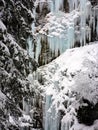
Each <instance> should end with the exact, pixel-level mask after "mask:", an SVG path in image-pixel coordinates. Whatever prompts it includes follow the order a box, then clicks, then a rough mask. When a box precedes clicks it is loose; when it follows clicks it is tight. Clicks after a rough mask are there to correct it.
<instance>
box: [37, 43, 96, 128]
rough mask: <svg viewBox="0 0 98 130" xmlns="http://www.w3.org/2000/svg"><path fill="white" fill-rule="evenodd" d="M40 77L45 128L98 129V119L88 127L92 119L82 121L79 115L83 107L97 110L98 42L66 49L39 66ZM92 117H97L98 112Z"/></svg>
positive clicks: (38, 73)
mask: <svg viewBox="0 0 98 130" xmlns="http://www.w3.org/2000/svg"><path fill="white" fill-rule="evenodd" d="M91 44H92V43H91ZM37 76H38V80H39V82H40V84H41V85H42V89H43V91H44V94H45V117H44V119H45V130H49V129H50V130H53V129H54V130H58V129H59V127H61V130H72V129H75V130H80V129H82V130H87V129H89V128H90V129H92V130H95V128H96V129H98V125H97V124H96V123H97V122H95V123H94V125H93V126H91V127H87V126H86V125H87V124H86V123H88V124H89V121H90V118H89V120H87V122H85V121H84V122H81V120H79V115H78V114H81V113H79V109H80V108H82V107H83V106H84V109H85V107H86V106H89V109H90V107H91V106H92V107H93V108H92V110H93V109H94V110H95V112H96V109H98V108H97V107H96V109H95V108H94V106H96V104H97V103H98V42H96V43H93V45H87V46H85V47H81V48H75V49H69V50H67V51H66V52H65V53H63V54H62V55H61V56H59V57H58V58H57V59H55V60H54V61H52V62H51V63H50V64H48V65H45V66H43V67H40V68H38V70H37ZM40 79H41V80H40ZM42 83H43V84H42ZM81 111H83V110H82V109H81ZM85 111H86V110H85ZM88 111H90V110H88ZM91 113H92V111H91ZM82 114H83V113H82ZM86 114H87V113H85V116H86ZM95 115H96V113H95ZM81 116H84V115H81ZM85 116H84V118H87V117H85ZM89 116H91V115H89ZM93 116H94V113H93ZM92 119H95V120H96V119H98V115H97V117H94V118H93V117H92ZM78 121H80V122H81V123H84V124H85V125H81V124H79V122H78ZM93 122H94V120H93V121H92V122H91V124H89V125H92V123H93ZM58 124H59V125H58ZM60 124H61V125H60Z"/></svg>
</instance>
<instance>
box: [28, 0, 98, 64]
mask: <svg viewBox="0 0 98 130" xmlns="http://www.w3.org/2000/svg"><path fill="white" fill-rule="evenodd" d="M66 2H67V3H68V7H69V13H68V12H64V8H65V6H64V0H36V1H35V4H34V6H35V8H34V11H33V12H34V13H33V14H34V19H35V20H34V21H35V22H36V18H38V16H39V15H40V14H41V15H42V14H43V10H44V7H45V6H46V7H48V10H49V11H50V13H49V14H47V16H46V17H45V21H43V22H44V26H42V27H41V25H40V26H38V27H37V26H36V25H35V24H34V22H33V23H32V26H31V27H32V34H34V37H35V39H36V40H35V41H33V40H32V39H31V38H28V46H29V50H28V51H29V55H30V56H31V57H32V58H35V60H36V61H37V62H38V63H39V65H44V64H47V63H49V62H50V61H52V60H53V59H55V58H56V57H57V56H59V55H60V54H62V53H63V52H64V51H65V50H66V49H67V48H72V47H77V46H84V45H85V44H86V43H89V42H90V41H93V38H92V37H91V34H92V35H93V36H94V37H95V38H96V39H98V13H97V12H98V6H95V7H92V5H91V2H90V1H88V0H68V1H66ZM66 6H67V5H66ZM38 7H39V9H40V12H39V13H38V12H36V9H37V8H38ZM42 18H43V17H42ZM46 21H47V22H46ZM36 30H37V33H36ZM45 44H46V45H45Z"/></svg>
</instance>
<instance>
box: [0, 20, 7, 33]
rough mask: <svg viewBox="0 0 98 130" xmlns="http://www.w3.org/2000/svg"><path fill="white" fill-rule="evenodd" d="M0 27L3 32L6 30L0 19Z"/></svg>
mask: <svg viewBox="0 0 98 130" xmlns="http://www.w3.org/2000/svg"><path fill="white" fill-rule="evenodd" d="M0 29H1V30H2V31H3V32H4V31H5V30H6V27H5V25H4V24H3V22H2V21H1V20H0Z"/></svg>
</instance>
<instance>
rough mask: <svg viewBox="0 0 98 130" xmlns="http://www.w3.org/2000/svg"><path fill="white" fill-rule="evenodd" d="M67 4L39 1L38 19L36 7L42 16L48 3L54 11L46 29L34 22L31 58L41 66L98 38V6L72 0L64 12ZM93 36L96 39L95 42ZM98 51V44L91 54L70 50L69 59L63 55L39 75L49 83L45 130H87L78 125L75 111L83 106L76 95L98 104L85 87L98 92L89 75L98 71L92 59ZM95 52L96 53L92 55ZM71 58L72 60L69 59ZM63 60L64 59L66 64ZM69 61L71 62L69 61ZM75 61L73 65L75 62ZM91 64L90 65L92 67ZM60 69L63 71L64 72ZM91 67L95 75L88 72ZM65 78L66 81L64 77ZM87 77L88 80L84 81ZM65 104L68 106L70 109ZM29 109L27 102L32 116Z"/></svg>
mask: <svg viewBox="0 0 98 130" xmlns="http://www.w3.org/2000/svg"><path fill="white" fill-rule="evenodd" d="M63 2H64V1H63V0H47V1H46V0H36V1H35V10H34V12H35V20H36V15H37V16H38V14H37V13H36V8H37V7H38V6H39V10H40V13H41V12H43V7H44V4H45V3H46V4H48V8H49V11H50V13H49V14H47V16H46V17H45V24H44V25H43V26H41V27H40V26H38V27H36V26H35V24H34V22H33V23H32V25H31V27H32V34H33V36H34V37H35V39H36V42H34V41H33V40H32V39H30V38H29V39H28V46H29V49H28V52H29V55H30V56H31V57H32V58H35V60H36V61H37V62H38V63H39V64H40V65H43V64H47V63H49V62H50V61H51V60H52V59H54V58H56V57H57V56H59V55H60V54H61V53H63V52H65V50H66V49H68V48H73V47H75V46H84V45H86V44H87V43H90V41H93V40H96V39H98V6H94V7H92V5H91V2H90V1H88V0H68V4H69V12H63V11H64V6H63ZM91 36H92V37H91ZM93 36H94V37H95V39H92V38H93ZM96 48H98V46H97V45H96V47H95V48H93V46H90V47H88V51H87V50H86V49H85V47H84V50H83V49H81V50H77V49H76V50H77V51H76V53H74V50H70V52H69V53H68V54H67V53H66V56H64V55H62V56H61V57H60V58H58V59H57V60H56V61H54V62H52V63H51V64H50V66H49V67H47V66H46V70H44V69H43V68H42V71H43V72H38V74H36V76H35V79H37V80H42V79H41V76H40V74H39V73H41V74H42V77H44V76H45V77H44V78H43V80H44V82H46V83H44V87H45V88H44V91H46V90H47V92H46V93H45V99H46V101H45V110H44V113H45V115H44V117H43V119H44V128H45V130H59V128H61V130H74V129H75V130H79V129H80V128H82V127H83V126H82V125H80V127H79V128H77V124H78V122H77V119H76V113H75V109H76V107H79V105H80V104H79V102H78V101H77V100H76V99H77V96H76V95H77V94H76V93H79V94H80V93H81V92H82V91H83V92H82V94H83V95H81V94H80V95H79V96H80V97H81V96H84V97H86V98H87V99H88V100H92V102H93V103H96V100H95V96H96V93H92V92H93V89H92V88H91V86H90V89H89V91H88V90H86V87H85V85H86V86H88V85H90V84H92V85H94V87H95V89H96V84H97V80H98V79H94V82H95V83H94V82H93V81H92V80H91V79H89V78H90V77H88V75H89V74H88V73H91V72H92V70H93V69H92V68H94V66H93V65H94V64H95V63H97V60H98V59H97V58H95V59H93V58H92V56H91V55H95V56H96V55H98V54H97V50H96ZM90 51H91V52H90ZM93 51H94V52H95V53H92V52H93ZM80 52H81V53H80ZM63 56H64V57H63ZM71 56H72V57H71ZM68 57H70V58H71V59H70V60H69V59H68ZM74 57H75V58H74ZM85 57H86V58H85ZM87 57H88V58H87ZM96 57H97V56H96ZM61 59H63V62H62V61H61ZM65 59H67V62H66V60H65ZM84 60H86V64H85V65H84V66H85V67H84V68H82V67H83V65H82V64H84ZM89 60H90V61H89ZM72 61H73V64H72V63H71V62H72ZM77 61H78V63H77ZM88 62H91V63H88ZM93 62H94V64H93ZM88 64H90V66H89V67H88ZM60 67H62V68H61V69H60ZM65 68H66V69H65ZM81 68H82V72H81V74H80V73H79V72H80V71H81ZM88 68H89V70H90V71H91V72H90V71H87V70H88ZM95 68H97V67H95ZM57 70H58V71H57ZM40 71H41V70H40ZM56 71H57V72H56ZM96 71H97V70H96V69H94V70H93V72H94V73H96ZM86 72H88V73H86ZM93 72H92V73H93ZM46 73H47V74H46ZM65 75H66V78H64V76H65ZM76 75H77V76H76ZM54 76H55V78H54ZM74 76H75V78H76V79H75V80H73V79H74ZM78 76H79V77H80V80H79V79H78ZM83 77H84V78H85V80H86V81H85V80H84V81H83V80H82V78H83ZM33 78H34V77H33ZM77 80H79V84H78V85H77V84H75V83H76V82H77ZM59 81H61V82H59ZM87 81H88V82H87ZM41 82H42V81H41ZM65 83H66V86H65ZM79 85H81V86H83V88H82V87H80V89H79V90H78V86H79ZM47 86H48V87H50V88H51V89H50V90H51V92H54V93H51V92H50V90H48V89H47ZM88 88H89V86H88ZM45 89H46V90H45ZM73 91H75V93H72V92H73ZM87 91H88V95H87ZM49 92H50V93H49ZM91 93H92V94H91ZM80 97H78V98H80ZM90 97H91V99H90ZM36 98H38V97H37V96H36V97H34V98H33V101H34V102H35V103H34V106H35V104H36V101H35V100H36ZM64 101H65V103H66V104H65V105H66V109H65V106H64ZM39 104H41V103H39ZM75 105H76V106H75ZM26 106H28V105H27V104H26V103H25V102H24V109H25V111H26V112H27V113H28V112H29V110H28V108H26ZM62 113H63V116H64V114H65V113H67V114H66V115H65V116H64V117H63V118H62ZM73 124H74V125H73ZM96 124H97V123H95V128H96V126H97V125H96ZM78 125H79V124H78ZM86 128H87V127H86V126H84V128H83V130H85V129H86ZM87 129H89V128H87Z"/></svg>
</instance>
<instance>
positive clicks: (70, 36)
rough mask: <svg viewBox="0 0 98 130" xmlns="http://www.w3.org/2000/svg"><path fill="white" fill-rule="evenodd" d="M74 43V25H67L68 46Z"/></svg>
mask: <svg viewBox="0 0 98 130" xmlns="http://www.w3.org/2000/svg"><path fill="white" fill-rule="evenodd" d="M73 45H74V27H70V26H69V27H68V48H70V47H72V46H73Z"/></svg>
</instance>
